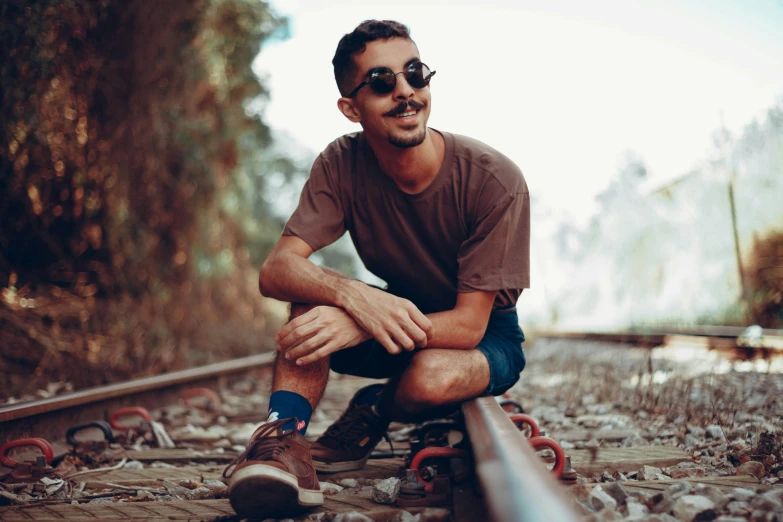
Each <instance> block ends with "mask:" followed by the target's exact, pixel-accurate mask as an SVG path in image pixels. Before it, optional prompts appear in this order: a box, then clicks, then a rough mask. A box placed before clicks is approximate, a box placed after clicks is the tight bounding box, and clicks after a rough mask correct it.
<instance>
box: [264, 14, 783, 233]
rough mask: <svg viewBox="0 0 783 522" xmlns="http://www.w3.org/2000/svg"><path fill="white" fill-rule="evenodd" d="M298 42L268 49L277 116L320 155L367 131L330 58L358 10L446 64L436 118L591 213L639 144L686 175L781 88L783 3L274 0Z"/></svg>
mask: <svg viewBox="0 0 783 522" xmlns="http://www.w3.org/2000/svg"><path fill="white" fill-rule="evenodd" d="M272 5H273V6H274V7H275V9H276V10H277V12H279V13H280V14H284V15H288V16H289V17H290V19H291V38H289V39H288V40H286V41H283V42H281V43H274V44H270V45H268V46H266V47H265V48H264V50H263V51H262V53H261V54H260V55H259V58H258V59H257V61H256V63H255V70H256V71H257V72H258V73H259V74H261V75H263V76H265V77H267V85H268V86H269V88H270V90H271V101H270V103H269V105H268V107H267V109H266V112H265V116H264V117H265V120H266V122H267V123H268V124H270V125H271V126H272V127H273V128H275V129H278V130H282V131H285V132H286V133H288V134H290V135H291V136H293V137H294V138H295V139H296V140H297V141H299V142H300V145H302V146H304V147H306V148H309V149H311V150H312V151H313V152H314V153H316V152H319V151H321V150H323V148H324V147H325V146H326V145H327V144H328V143H329V142H330V141H331V140H333V139H335V138H336V137H338V136H340V135H342V134H344V133H347V132H353V131H356V130H359V127H358V126H357V125H355V124H352V123H350V122H348V121H347V120H345V118H344V117H343V116H342V115H341V114H340V113H339V112H338V110H337V107H336V100H337V98H338V92H337V87H336V86H335V84H334V79H333V74H332V68H331V59H332V57H333V55H334V50H335V47H336V45H337V42H338V40H339V39H340V38H341V37H342V35H343V34H345V33H347V32H350V31H351V30H352V29H353V28H354V27H355V26H356V25H357V24H358V23H360V22H361V21H362V20H365V19H369V18H378V19H386V18H390V19H395V20H398V21H401V22H403V23H405V24H406V25H408V26H409V27H410V29H411V34H412V37H413V39H414V40H415V41H416V43H417V44H418V46H419V50H420V52H421V57H422V60H423V61H424V62H425V63H427V64H428V65H430V66H431V67H432V68H433V69H435V70H437V72H438V74H437V76H436V77H435V78H434V79H433V82H432V91H433V92H432V105H433V109H432V115H431V117H430V126H432V127H434V128H437V129H442V130H446V131H451V132H456V133H460V134H465V135H469V136H471V137H474V138H477V139H480V140H482V141H484V142H485V143H487V144H489V145H491V146H493V147H495V148H497V149H498V150H500V151H501V152H503V153H505V154H506V155H508V156H509V157H510V158H511V159H512V160H514V161H515V162H516V163H517V164H518V165H519V166H520V167H521V169H522V171H523V172H524V173H525V176H526V179H527V182H528V185H529V187H530V190H531V194H532V195H533V196H534V197H536V198H538V201H540V202H541V203H542V204H543V205H546V206H548V207H551V208H553V209H556V210H558V211H560V212H564V213H566V215H571V216H573V217H574V218H576V219H577V220H578V221H580V222H583V221H582V220H586V219H587V218H588V217H589V215H590V213H591V212H592V210H593V208H594V207H593V196H594V195H595V194H596V193H597V192H598V191H600V190H601V189H603V188H604V187H605V186H606V185H607V183H608V182H609V180H610V179H611V177H612V176H613V175H614V174H615V173H616V171H617V169H618V166H619V165H620V164H621V163H622V158H623V157H624V155H625V152H626V151H628V150H631V151H634V152H636V153H638V154H640V155H641V156H642V157H643V158H644V160H645V162H646V164H647V167H648V169H649V172H650V174H651V177H652V179H653V181H655V182H661V183H662V182H664V181H665V180H667V179H670V178H672V177H675V176H678V175H680V174H684V173H685V172H687V171H688V170H690V169H691V168H693V167H696V166H698V164H699V163H700V162H701V161H703V160H705V159H706V158H707V157H708V156H709V154H710V151H711V150H712V134H713V132H714V131H715V130H716V129H717V128H718V127H719V126H720V125H721V121H723V122H725V124H726V126H727V127H728V128H729V129H730V130H731V131H733V132H736V133H739V132H740V131H741V129H742V128H743V127H744V125H746V124H747V123H749V122H750V120H752V119H753V118H754V117H759V116H762V115H763V114H764V111H765V109H767V108H768V107H770V106H771V105H772V104H773V103H774V102H775V100H776V99H777V98H778V97H779V96H780V95H782V94H783V35H782V34H781V32H780V28H781V27H783V0H747V1H740V0H681V1H678V0H657V1H652V0H650V1H647V2H627V1H625V0H618V1H612V0H595V1H592V2H583V1H581V0H572V1H548V0H541V1H511V0H505V1H504V0H484V1H482V2H481V5H480V6H479V3H478V2H467V1H464V0H462V1H441V2H435V1H427V0H420V1H415V2H413V1H409V0H399V1H397V2H394V3H384V2H378V1H372V0H364V1H362V2H355V1H353V0H350V1H346V0H332V1H328V2H324V1H322V0H273V1H272Z"/></svg>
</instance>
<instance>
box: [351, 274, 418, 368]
mask: <svg viewBox="0 0 783 522" xmlns="http://www.w3.org/2000/svg"><path fill="white" fill-rule="evenodd" d="M358 284H360V285H362V287H359V292H356V293H355V294H354V296H353V299H351V300H350V301H349V302H348V303H347V306H346V310H347V311H348V313H349V314H351V316H352V317H353V318H354V320H355V321H356V322H357V323H358V324H359V326H360V327H362V328H363V329H364V330H365V331H366V332H369V333H370V334H371V335H372V337H374V338H375V339H376V340H377V341H378V342H379V343H381V345H383V347H384V348H386V350H387V351H388V352H389V353H391V354H398V353H400V352H401V351H402V349H404V350H408V351H411V350H413V349H414V348H424V347H425V346H427V341H428V340H429V339H431V338H432V334H433V328H432V322H431V321H430V320H429V319H428V318H427V317H426V316H425V315H424V314H423V313H421V311H420V310H419V309H418V308H416V306H415V305H414V304H413V303H411V302H410V301H408V300H407V299H402V298H400V297H397V296H394V295H392V294H390V293H388V292H384V291H383V290H378V289H376V288H373V287H370V286H367V285H364V284H363V283H358Z"/></svg>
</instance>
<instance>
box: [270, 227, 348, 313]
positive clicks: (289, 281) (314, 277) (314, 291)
mask: <svg viewBox="0 0 783 522" xmlns="http://www.w3.org/2000/svg"><path fill="white" fill-rule="evenodd" d="M312 253H313V249H312V248H310V245H308V244H307V243H306V242H305V241H303V240H302V239H300V238H299V237H297V236H283V237H281V238H280V240H279V241H278V242H277V244H275V246H274V248H272V252H271V253H270V254H269V256H268V257H267V258H266V261H264V265H263V266H262V267H261V272H260V274H259V277H258V289H259V290H260V291H261V294H262V295H264V296H265V297H271V298H272V299H277V300H279V301H285V302H288V303H308V304H313V305H329V306H340V307H341V308H342V307H343V306H342V305H341V304H340V303H341V302H343V301H344V299H345V294H346V292H350V291H351V290H350V289H349V288H348V287H349V286H350V283H351V281H350V280H349V279H345V278H341V277H337V276H334V275H331V274H328V273H326V272H325V271H323V270H321V269H320V268H318V266H316V265H315V264H313V263H312V262H311V261H309V260H308V259H307V258H308V257H310V254H312Z"/></svg>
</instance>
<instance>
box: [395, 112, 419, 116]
mask: <svg viewBox="0 0 783 522" xmlns="http://www.w3.org/2000/svg"><path fill="white" fill-rule="evenodd" d="M418 113H419V111H408V112H403V113H402V114H398V115H397V116H396V118H407V117H408V116H416V115H417V114H418Z"/></svg>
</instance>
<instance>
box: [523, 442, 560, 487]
mask: <svg viewBox="0 0 783 522" xmlns="http://www.w3.org/2000/svg"><path fill="white" fill-rule="evenodd" d="M527 441H528V442H529V443H530V445H531V446H533V449H534V450H535V451H540V450H542V449H547V448H548V449H551V450H552V451H554V452H555V465H554V467H553V468H552V473H554V475H555V477H558V478H559V477H560V476H561V475H562V474H563V470H564V469H565V465H566V456H565V452H564V451H563V448H561V447H560V444H558V443H557V442H555V441H554V440H553V439H550V438H549V437H530V438H529V439H527Z"/></svg>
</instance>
